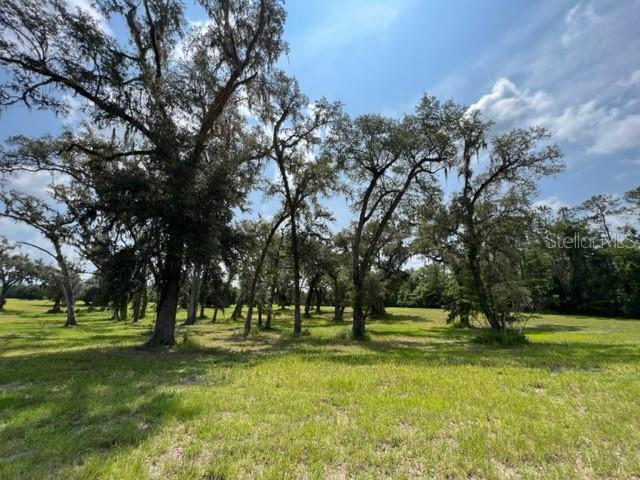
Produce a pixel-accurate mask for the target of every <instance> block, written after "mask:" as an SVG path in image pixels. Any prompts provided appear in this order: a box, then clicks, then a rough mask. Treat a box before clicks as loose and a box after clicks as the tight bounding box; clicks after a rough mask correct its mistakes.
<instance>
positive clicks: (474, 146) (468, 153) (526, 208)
mask: <svg viewBox="0 0 640 480" xmlns="http://www.w3.org/2000/svg"><path fill="white" fill-rule="evenodd" d="M491 126H492V123H491V122H487V121H483V120H482V119H481V117H480V114H479V112H477V111H474V112H465V113H464V114H462V115H460V117H459V119H458V121H457V127H456V130H457V131H456V138H457V139H458V140H459V141H460V143H461V150H460V155H459V157H458V175H459V178H460V181H461V188H460V191H458V192H457V193H456V194H455V195H454V197H453V199H452V205H451V211H452V214H453V215H454V216H455V218H456V222H455V223H456V224H457V225H458V236H457V240H458V241H459V242H460V244H461V245H462V254H463V258H464V267H465V269H466V270H467V272H468V273H469V275H468V276H467V280H468V282H467V283H468V285H469V290H470V291H471V292H472V293H473V303H474V308H475V309H476V310H477V311H480V312H481V313H483V314H484V316H485V318H486V320H487V322H488V323H489V326H490V327H491V328H492V329H493V330H496V331H504V330H505V329H506V328H507V327H508V325H509V323H511V322H512V321H513V320H517V318H518V313H519V312H518V310H519V309H521V308H522V307H523V306H524V303H523V301H526V298H527V296H528V292H527V291H526V289H523V288H522V286H521V285H520V282H519V281H518V278H517V276H516V271H517V269H515V268H514V265H517V264H518V263H517V262H518V261H519V259H520V257H521V253H522V252H521V246H522V245H523V244H524V242H526V240H527V236H526V235H527V227H528V226H529V225H530V224H531V222H532V213H533V212H532V209H531V203H532V196H533V194H534V193H535V192H536V181H537V180H538V179H540V178H541V177H544V176H547V175H553V174H555V173H558V172H560V171H561V170H562V168H563V164H562V163H561V160H560V158H561V152H560V150H559V148H558V146H557V145H555V144H547V143H546V141H547V140H548V138H549V133H548V132H547V131H546V130H545V129H544V128H541V127H530V128H527V129H514V130H512V131H509V132H506V133H502V134H498V135H494V136H493V137H491V138H489V132H490V128H491ZM483 151H486V153H487V154H488V161H487V163H486V165H485V166H484V168H482V167H481V168H477V169H476V167H475V165H474V163H473V162H474V159H476V158H477V157H478V156H479V154H480V153H481V152H483ZM476 170H477V171H476Z"/></svg>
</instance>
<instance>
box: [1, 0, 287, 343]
mask: <svg viewBox="0 0 640 480" xmlns="http://www.w3.org/2000/svg"><path fill="white" fill-rule="evenodd" d="M197 3H198V4H199V6H200V7H202V10H203V11H204V12H205V14H206V16H207V18H206V21H205V22H191V21H189V20H188V19H187V17H186V15H185V6H184V5H183V3H182V2H180V1H179V0H141V1H132V0H95V2H94V3H93V5H94V6H95V8H96V9H97V13H98V15H96V14H95V13H96V12H89V11H87V9H84V8H80V7H77V6H73V5H72V4H70V3H67V2H63V1H59V0H6V1H3V2H2V9H1V10H0V68H1V69H2V71H3V78H4V81H3V83H2V84H1V85H0V104H1V105H3V106H9V105H14V104H19V103H23V104H26V105H28V106H34V107H37V108H42V109H49V110H52V111H54V112H56V113H61V112H65V111H68V110H69V107H70V102H69V99H71V98H75V99H76V101H75V103H79V104H80V110H81V114H82V116H83V118H85V119H86V120H87V122H86V123H85V124H84V126H83V127H82V131H75V132H65V133H64V134H63V135H61V136H60V137H58V138H55V139H48V140H47V141H46V142H45V145H44V146H45V147H46V148H44V149H43V150H38V151H32V152H31V153H32V155H26V153H27V152H23V155H22V156H18V157H15V158H14V159H13V160H12V162H13V165H14V166H16V165H15V164H16V162H17V163H18V164H28V165H29V167H30V168H32V169H50V170H61V171H63V172H64V173H66V174H69V175H70V176H71V177H74V180H75V181H76V182H78V183H80V182H87V183H89V185H90V187H91V193H92V196H91V197H90V200H91V202H92V208H93V210H94V211H95V212H98V213H100V214H108V215H111V216H113V217H114V218H118V217H125V218H126V219H127V220H128V221H130V220H135V221H136V222H137V223H139V224H140V225H144V226H145V227H147V233H148V234H149V235H150V236H151V237H152V239H153V242H152V243H153V244H154V245H155V247H156V248H155V249H156V252H157V253H156V258H155V263H156V265H157V269H158V275H157V281H158V290H159V292H158V293H159V295H158V304H157V314H156V321H155V326H154V330H153V335H152V337H151V338H150V340H149V345H170V344H173V343H174V342H175V316H176V309H177V305H178V294H179V287H180V279H181V275H182V271H183V265H184V262H185V255H186V254H187V252H194V251H197V250H198V248H199V246H200V245H201V244H202V243H203V242H212V241H213V242H214V243H215V239H216V236H217V234H218V231H219V229H218V227H219V226H220V224H221V223H225V222H226V223H228V222H229V221H230V218H231V215H230V214H229V212H230V210H231V209H232V208H233V206H234V205H233V204H232V203H233V198H232V199H229V198H228V197H227V194H228V193H229V190H227V189H224V188H220V189H218V190H215V191H214V192H213V194H212V195H208V196H207V195H203V194H202V193H203V192H207V193H211V191H212V190H213V186H218V187H222V186H224V185H225V180H226V179H227V178H233V175H234V173H235V172H234V171H233V169H230V170H229V169H226V168H225V169H223V171H224V172H225V173H226V177H223V178H218V181H217V182H215V183H214V182H212V181H210V182H207V181H203V176H204V175H205V172H206V171H208V166H209V165H210V164H215V163H216V161H217V159H218V157H217V156H216V155H215V154H214V153H215V151H216V149H215V148H212V144H213V143H215V142H216V138H217V137H216V131H217V128H218V126H219V123H220V122H221V121H223V118H225V116H226V115H228V113H229V110H233V109H234V108H236V107H237V104H238V102H240V101H242V100H246V99H249V100H250V101H255V100H256V99H258V98H260V94H261V93H262V91H263V90H262V89H261V88H260V85H261V84H262V82H261V78H262V77H263V76H264V74H265V72H266V71H267V70H268V69H269V68H270V66H271V65H273V63H274V62H275V61H276V60H277V58H278V57H279V56H280V54H281V53H282V52H283V51H284V50H285V49H286V44H285V43H284V42H283V40H282V31H283V25H284V19H285V11H284V8H283V5H282V4H281V1H280V0H199V1H198V2H197ZM100 17H102V18H100ZM111 25H117V26H118V28H119V29H124V31H125V32H126V33H125V34H124V35H122V36H116V35H114V33H113V32H112V29H111V27H110V26H111ZM114 30H115V28H114ZM233 135H236V133H233ZM241 140H242V139H241ZM37 146H38V147H41V146H42V144H39V145H37ZM32 150H33V149H32ZM36 150H37V149H36ZM64 157H67V159H66V160H65V158H64ZM68 157H72V161H71V160H69V158H68ZM248 157H250V158H253V155H251V154H249V155H248ZM9 163H11V162H9ZM235 165H236V166H237V164H235ZM18 166H19V165H18ZM86 172H91V174H86ZM76 177H77V178H76ZM194 189H195V192H194ZM194 193H195V194H194ZM89 210H91V208H89ZM212 239H213V240H212Z"/></svg>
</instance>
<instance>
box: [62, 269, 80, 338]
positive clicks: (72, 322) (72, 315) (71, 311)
mask: <svg viewBox="0 0 640 480" xmlns="http://www.w3.org/2000/svg"><path fill="white" fill-rule="evenodd" d="M63 290H64V298H65V303H66V304H67V321H66V322H65V324H64V326H65V327H75V326H76V325H77V322H76V311H75V308H76V299H75V298H74V295H73V285H72V283H71V279H69V278H67V279H65V280H64V288H63Z"/></svg>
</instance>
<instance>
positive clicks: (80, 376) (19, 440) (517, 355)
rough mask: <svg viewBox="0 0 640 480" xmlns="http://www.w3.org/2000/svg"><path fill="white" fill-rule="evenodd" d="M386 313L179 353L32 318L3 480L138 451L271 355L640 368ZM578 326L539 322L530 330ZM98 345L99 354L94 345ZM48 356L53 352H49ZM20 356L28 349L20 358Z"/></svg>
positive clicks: (118, 334)
mask: <svg viewBox="0 0 640 480" xmlns="http://www.w3.org/2000/svg"><path fill="white" fill-rule="evenodd" d="M391 317H392V319H393V321H397V322H399V324H398V325H396V324H394V323H393V321H392V320H389V319H385V320H379V319H378V320H374V321H372V322H370V323H369V325H368V329H369V332H370V334H371V337H372V338H371V340H369V341H365V342H355V341H352V340H348V339H341V338H337V335H334V336H333V337H332V336H314V334H313V331H316V330H317V331H318V333H323V334H331V332H330V331H329V330H328V327H331V328H334V329H336V334H339V332H340V330H344V329H345V328H348V327H349V322H346V321H345V322H343V323H340V324H337V323H334V322H333V321H332V320H331V313H330V312H328V313H325V314H324V315H322V316H317V317H313V318H312V319H309V320H307V321H305V328H309V329H311V331H312V334H311V335H310V336H302V337H292V336H290V335H289V332H290V330H291V322H290V321H289V319H288V318H279V319H278V323H277V324H275V325H274V328H275V329H274V330H273V331H270V332H259V333H258V334H256V335H251V336H250V337H248V338H244V337H243V336H242V335H240V334H239V332H240V331H241V329H242V324H241V323H240V322H235V323H234V322H229V321H222V322H219V324H218V325H216V326H215V329H213V327H211V325H210V324H208V323H207V322H203V323H201V324H198V325H196V326H195V327H179V328H178V332H177V335H176V336H177V338H178V339H180V338H181V333H182V332H183V331H189V332H192V334H190V335H191V337H192V338H194V339H195V342H194V343H193V344H191V345H189V347H188V350H185V348H186V347H181V346H180V345H179V346H178V347H177V348H175V349H172V350H168V351H158V352H147V351H139V350H135V349H134V348H133V346H134V345H137V344H140V343H142V341H143V340H144V339H145V338H146V336H147V335H148V329H149V325H148V324H146V325H136V326H131V325H129V326H127V327H126V328H124V327H125V326H124V325H123V324H122V323H117V322H114V321H111V320H108V319H104V318H93V319H91V321H87V324H86V325H82V326H80V327H78V329H70V330H64V332H63V333H60V332H61V331H62V329H60V330H57V329H55V330H54V329H53V328H52V327H50V326H49V327H47V328H43V329H38V328H37V326H36V325H35V322H37V319H36V320H33V321H34V325H33V327H34V328H33V330H32V331H29V330H27V329H22V330H20V331H19V332H16V333H12V332H9V333H6V334H4V335H3V336H2V337H1V338H0V341H2V342H5V341H6V340H8V342H5V344H4V345H3V346H2V348H0V353H1V354H2V355H3V356H2V357H0V425H2V428H0V459H1V460H2V461H1V462H0V464H3V465H4V466H2V465H0V477H7V478H11V477H12V476H13V477H16V476H17V477H20V476H24V477H34V476H37V475H38V474H40V477H47V476H51V477H59V476H61V475H62V472H63V471H64V470H65V469H67V468H70V467H73V466H77V465H81V464H82V463H84V462H86V461H87V460H88V459H89V457H91V456H93V455H101V456H106V457H107V458H108V457H110V456H115V455H118V454H120V453H122V452H123V451H126V450H128V449H134V448H136V447H137V446H139V445H140V444H142V442H144V441H145V440H146V439H148V438H149V437H152V436H154V435H156V434H157V433H158V432H159V431H160V430H162V429H163V428H164V427H165V426H166V425H168V424H170V423H171V422H173V421H185V422H186V421H189V420H191V419H193V418H194V417H197V416H198V415H200V414H206V412H204V410H203V409H204V407H202V408H201V407H199V406H194V405H193V404H192V403H189V402H188V401H186V400H188V395H185V394H181V389H182V388H187V387H189V386H199V385H201V386H207V387H212V388H214V387H215V386H221V385H226V384H228V383H230V382H232V381H233V375H228V376H227V375H226V374H225V373H224V371H225V370H228V369H229V368H230V367H233V368H234V372H237V369H238V368H240V369H244V368H250V367H251V366H253V365H257V364H258V363H261V362H266V361H270V360H271V359H273V358H274V357H277V356H287V355H291V356H295V357H296V358H299V359H302V360H304V361H309V362H317V364H318V367H317V368H319V369H325V371H328V372H331V370H330V369H329V370H327V364H330V363H335V364H342V365H354V366H382V367H383V366H384V365H391V364H393V365H409V366H418V367H425V368H429V367H448V366H459V365H465V366H473V367H486V368H497V369H498V368H504V367H525V368H535V369H547V370H548V371H550V372H552V373H556V372H561V371H563V370H571V371H583V372H589V373H594V374H597V373H598V372H599V371H600V369H604V368H607V367H608V366H613V365H617V364H637V363H640V346H638V345H636V344H622V343H621V344H616V343H613V342H610V343H595V342H594V343H589V342H578V341H572V342H570V343H559V342H556V343H554V342H535V341H534V342H533V343H532V344H530V345H527V346H522V347H517V348H510V349H503V348H497V347H491V346H486V345H475V344H472V343H471V342H470V340H471V339H472V338H473V337H474V336H476V335H477V334H478V333H479V329H469V330H465V329H458V328H452V327H449V326H445V325H442V326H441V325H433V324H429V325H428V326H426V327H425V328H421V327H419V326H417V325H414V326H412V327H411V328H410V327H407V326H406V325H405V326H403V325H402V324H401V323H400V322H402V321H408V322H413V321H414V320H415V318H414V317H413V316H411V315H392V316H391ZM423 321H424V320H423ZM424 323H429V321H424ZM403 327H404V328H403ZM581 329H582V328H580V327H578V326H575V327H574V326H566V325H556V324H544V325H536V326H533V327H531V328H528V329H527V331H528V332H536V333H541V332H572V331H579V330H581ZM200 341H202V342H207V344H204V343H203V344H200V343H199V342H200ZM14 342H15V345H14V344H13V343H14ZM96 342H99V343H100V347H99V348H96V347H95V346H94V347H92V344H95V343H96ZM123 344H128V345H131V346H123ZM50 348H55V349H57V350H58V351H47V349H50ZM65 349H69V350H65ZM74 349H75V350H74ZM20 350H26V351H27V352H28V353H27V354H20V355H19V354H18V353H19V351H20ZM7 353H9V354H10V355H6V354H7ZM212 367H213V368H212ZM237 374H238V375H242V374H243V372H242V371H239V372H237ZM34 469H36V470H37V469H40V470H38V471H35V470H34ZM4 472H10V473H11V475H9V474H8V473H7V474H5V475H3V473H4Z"/></svg>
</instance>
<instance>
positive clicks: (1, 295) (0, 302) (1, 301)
mask: <svg viewBox="0 0 640 480" xmlns="http://www.w3.org/2000/svg"><path fill="white" fill-rule="evenodd" d="M4 296H5V292H0V310H4V305H5V303H7V301H6V300H5V298H4Z"/></svg>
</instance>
